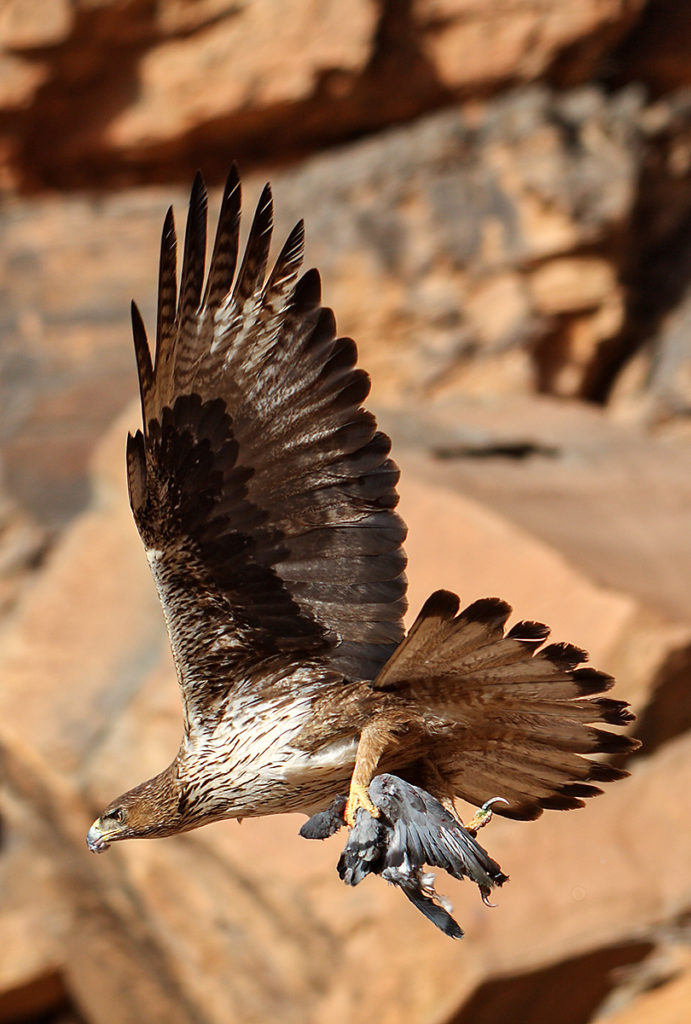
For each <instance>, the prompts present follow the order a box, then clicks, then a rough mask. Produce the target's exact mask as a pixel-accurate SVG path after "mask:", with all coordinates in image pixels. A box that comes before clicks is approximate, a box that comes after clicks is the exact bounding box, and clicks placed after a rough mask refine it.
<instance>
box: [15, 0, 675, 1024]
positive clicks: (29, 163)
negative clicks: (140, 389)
mask: <svg viewBox="0 0 691 1024" xmlns="http://www.w3.org/2000/svg"><path fill="white" fill-rule="evenodd" d="M345 6H347V15H346V14H344V10H345ZM690 32H691V18H690V17H688V16H687V14H686V13H684V5H683V4H678V3H675V2H673V0H655V2H653V0H647V2H646V0H626V2H622V0H597V2H596V0H582V2H579V3H571V4H568V3H564V2H563V0H353V2H352V3H349V4H347V5H343V4H340V3H338V2H336V0H329V2H325V3H318V4H317V3H309V2H307V0H285V2H281V3H276V2H272V0H252V2H245V0H242V2H240V3H230V2H228V0H197V2H190V0H161V2H158V3H151V2H149V0H98V2H94V0H73V2H69V3H68V2H67V0H32V2H31V3H27V2H26V0H6V2H5V3H3V4H2V5H0V190H1V192H2V202H1V204H0V228H1V230H0V237H1V238H2V245H0V299H1V300H2V301H1V302H0V445H1V449H2V451H1V454H2V473H1V474H0V478H1V479H0V679H1V680H2V685H1V686H0V756H1V758H2V779H3V787H2V804H1V806H0V825H1V832H0V892H1V893H2V900H1V901H0V903H1V904H2V908H1V909H0V1022H2V1024H17V1022H19V1021H26V1020H36V1021H38V1020H40V1021H41V1022H42V1024H47V1022H50V1024H84V1022H94V1024H99V1022H102V1024H140V1022H141V1021H143V1020H146V1021H149V1020H150V1021H160V1020H165V1021H166V1022H167V1024H214V1022H219V1024H221V1022H223V1024H226V1022H227V1021H229V1020H233V1021H237V1022H238V1024H245V1022H247V1024H250V1022H260V1021H262V1022H263V1021H267V1020H281V1021H286V1022H288V1024H290V1022H292V1021H295V1022H301V1024H302V1022H315V1024H317V1022H321V1021H325V1020H328V1021H331V1022H333V1024H339V1022H341V1021H343V1022H345V1021H352V1020H354V1019H357V1020H358V1021H362V1022H363V1024H367V1022H370V1021H371V1022H372V1024H375V1022H376V1024H399V1022H401V1024H406V1022H410V1024H426V1022H429V1024H442V1022H445V1024H471V1022H472V1024H499V1022H500V1021H502V1022H504V1021H507V1020H508V1021H517V1022H520V1024H553V1022H554V1021H555V1020H557V1019H558V1020H560V1021H561V1022H563V1024H588V1022H591V1021H594V1020H595V1019H600V1018H604V1016H605V1015H607V1016H609V1019H611V1020H612V1021H616V1022H617V1024H638V1022H639V1021H640V1022H643V1021H649V1020H655V1022H656V1024H681V1021H686V1017H687V1007H688V1001H689V978H690V977H691V975H690V971H691V964H690V959H689V932H688V921H689V915H690V914H691V856H690V855H689V853H690V849H689V840H688V824H687V817H688V814H687V812H686V807H687V805H688V790H689V786H690V785H691V778H690V777H689V771H690V765H691V702H690V701H689V695H688V680H689V676H690V674H691V630H690V628H689V621H690V619H691V598H690V597H689V588H688V579H689V572H690V571H691V529H690V527H689V517H688V509H689V507H691V493H690V490H689V489H690V486H691V484H690V482H689V474H688V435H689V422H690V420H689V410H690V409H691V385H690V384H689V366H690V365H691V356H690V354H689V353H690V352H691V347H690V344H689V325H690V321H691V314H690V312H689V310H690V309H691V297H690V295H691V293H690V291H689V281H690V280H691V246H690V245H689V237H690V233H689V228H690V227H691V184H690V182H691V178H690V176H689V167H691V105H690V104H689V100H688V96H687V95H686V94H685V93H684V92H683V91H679V92H676V91H674V90H677V89H680V88H681V87H684V86H688V85H689V84H690V80H691V71H690V70H689V67H690V65H689V62H688V44H689V34H690ZM233 158H239V159H240V161H241V169H242V171H243V179H244V188H245V195H246V200H245V226H246V221H247V220H248V218H249V215H250V213H251V207H252V204H253V202H254V200H255V198H256V197H257V196H258V194H259V189H260V187H261V184H262V183H263V180H265V178H266V177H269V176H270V177H271V180H272V182H273V184H274V192H275V196H276V204H277V235H278V236H283V237H284V236H285V235H286V234H287V232H288V231H289V230H290V228H291V227H292V225H293V223H294V222H295V221H296V220H297V219H298V218H300V217H305V219H306V226H307V238H308V251H307V265H317V266H319V267H320V269H321V271H322V275H323V278H324V291H325V300H326V302H327V303H328V304H329V305H332V306H333V307H334V309H335V311H336V314H337V317H338V322H339V328H340V329H341V331H342V333H344V334H352V335H353V336H354V337H355V338H356V340H357V342H358V345H359V348H360V352H361V361H362V364H363V365H364V366H365V368H367V369H368V370H370V372H371V373H372V376H373V403H374V406H375V408H376V410H377V411H378V413H379V418H380V422H381V423H382V425H383V427H384V429H386V430H387V431H388V432H389V433H390V434H391V435H392V436H393V437H394V442H395V455H396V458H397V459H398V461H399V462H400V464H401V467H402V470H403V476H402V481H401V511H402V513H403V515H404V517H405V519H406V520H407V522H408V524H409V527H410V535H409V541H408V544H407V549H408V553H409V557H410V571H409V577H410V601H411V609H410V615H411V618H412V616H413V615H414V614H415V612H416V611H417V610H418V608H419V606H420V605H421V603H422V602H423V601H424V599H425V598H426V597H427V596H428V594H429V593H430V592H431V591H432V590H434V589H435V588H437V587H440V586H445V587H448V588H450V589H454V590H457V591H458V592H459V593H460V594H461V596H462V598H463V599H464V600H465V601H471V600H472V599H474V598H477V597H480V596H485V595H487V596H488V595H491V594H497V595H500V596H502V597H504V598H506V599H507V600H509V601H510V602H511V603H512V604H513V606H514V608H515V609H516V615H517V616H518V617H528V618H535V619H543V620H545V621H547V622H548V623H549V624H550V625H551V626H552V629H553V634H552V636H553V639H554V640H569V641H572V642H574V643H577V644H579V645H583V646H584V647H586V648H588V649H589V650H590V653H591V660H592V663H593V664H594V665H596V666H597V667H601V668H603V669H605V670H607V671H610V672H612V673H614V674H615V675H616V676H617V677H618V680H619V681H618V687H619V694H620V695H621V696H623V697H626V698H627V699H629V700H630V701H631V702H632V703H633V705H634V707H635V709H636V711H637V713H638V716H639V717H638V721H637V723H636V725H635V729H636V732H637V734H638V735H640V736H641V737H642V739H643V742H644V746H643V748H642V750H641V751H640V752H639V753H637V754H636V755H635V756H634V757H632V758H631V759H630V763H629V764H628V765H627V767H629V768H630V769H631V771H632V777H631V778H630V779H629V780H627V781H626V782H623V783H620V784H617V785H614V786H611V787H609V788H608V792H607V794H606V795H605V796H604V797H602V798H601V799H600V800H597V801H593V802H592V803H591V805H590V806H589V807H588V808H586V809H585V810H582V811H579V812H577V813H567V814H557V813H553V812H550V813H547V814H545V815H544V816H543V817H542V818H541V819H540V820H539V821H538V822H535V823H528V824H516V823H512V822H506V821H502V820H496V819H495V821H494V822H493V823H492V824H491V825H490V826H489V828H488V830H487V831H486V832H485V833H484V834H483V836H482V839H483V842H484V843H485V844H486V846H487V847H488V849H489V851H490V852H491V854H492V855H493V856H494V857H495V858H496V859H497V860H498V861H499V862H500V864H501V865H502V867H503V868H504V869H505V870H506V871H507V872H508V873H509V874H510V875H511V881H510V883H509V884H507V885H506V886H504V887H503V889H502V890H501V893H500V894H499V900H498V902H499V903H500V906H499V908H498V909H496V910H493V911H489V910H487V909H486V908H485V907H483V906H482V904H481V903H480V901H479V899H477V895H476V893H475V890H474V889H473V890H472V891H471V890H470V888H469V887H468V886H460V885H457V886H454V885H453V884H452V883H450V882H449V883H447V882H446V881H445V882H444V884H443V885H440V889H442V890H443V891H444V892H449V893H450V895H451V896H452V899H453V902H454V903H455V912H456V914H457V916H458V919H459V921H460V922H461V924H462V925H463V927H464V928H465V931H466V938H465V939H464V940H463V944H462V945H458V944H454V943H452V942H450V941H449V940H448V939H446V938H445V937H444V936H442V935H440V934H437V933H436V932H435V930H434V929H433V928H432V927H431V925H429V924H428V923H427V922H425V921H424V920H423V919H422V918H421V917H419V915H417V914H416V913H415V912H414V911H413V910H412V909H410V908H409V907H408V905H407V903H406V902H405V900H404V899H403V898H402V897H401V895H400V894H399V893H397V892H396V891H394V890H391V889H389V888H387V887H386V886H385V885H384V884H383V883H382V882H381V881H380V880H377V879H371V880H369V882H365V883H364V884H363V885H361V886H359V887H358V888H357V889H355V890H348V889H346V888H345V887H344V886H342V884H341V883H340V882H339V880H338V877H337V875H336V870H335V864H336V860H337V857H338V853H339V851H340V846H341V844H340V842H339V839H336V840H331V841H328V842H326V843H324V844H317V843H306V842H305V841H303V840H300V839H299V838H298V835H297V831H298V828H299V825H300V824H301V820H299V819H295V818H292V817H281V818H276V819H258V820H255V821H247V822H245V823H243V825H242V827H238V826H237V825H236V824H234V823H222V824H219V825H216V826H213V827H210V828H207V829H204V830H200V831H198V832H194V833H190V834H188V835H185V836H181V837H178V838H175V839H170V840H164V841H159V842H142V843H131V844H123V846H122V847H120V848H118V847H117V846H115V847H114V848H113V849H111V850H110V851H109V852H108V854H106V856H104V857H99V858H95V857H93V856H92V855H90V854H89V853H88V852H87V850H86V846H85V843H84V835H85V831H86V828H87V827H88V825H89V823H90V821H91V820H92V818H93V816H94V814H95V813H96V811H97V810H98V809H100V807H101V806H102V805H103V802H104V801H105V800H107V799H109V798H110V797H112V796H113V795H114V794H115V793H118V792H121V791H122V790H123V789H124V788H126V787H127V786H129V785H132V784H135V783H136V782H138V781H140V780H141V779H143V778H145V777H147V776H150V775H151V774H153V773H155V772H156V771H158V770H160V768H161V767H163V766H164V765H165V764H166V763H168V762H169V761H170V759H171V757H172V756H173V754H174V752H175V750H176V748H177V744H178V741H179V735H180V731H181V712H180V707H179V698H178V693H177V687H176V685H175V682H174V673H173V667H172V664H171V659H170V655H169V652H168V648H167V643H166V638H165V634H164V629H163V623H162V616H161V612H160V607H159V605H158V601H157V599H156V596H155V593H154V589H153V585H152V583H151V580H150V577H149V572H148V567H147V565H146V560H145V558H144V556H143V553H142V550H141V546H140V542H139V539H138V537H137V535H136V531H135V528H134V525H133V523H132V521H131V517H130V513H129V509H128V505H127V497H126V494H125V485H124V457H123V448H124V436H125V433H126V430H127V429H131V428H132V427H134V426H136V424H137V421H138V416H139V412H138V409H137V408H136V407H135V405H134V404H132V401H133V398H134V394H135V386H136V385H135V373H134V365H133V358H132V353H131V341H130V336H129V326H128V324H127V307H128V303H129V300H130V298H131V297H136V298H137V300H138V302H139V303H140V305H141V308H142V311H143V313H144V315H145V319H146V320H147V321H148V324H149V325H150V326H151V325H152V324H153V315H154V311H153V303H154V294H155V285H156V268H157V259H158V256H157V247H158V237H159V232H160V226H161V222H162V216H163V213H164V210H165V208H166V206H167V205H168V203H170V202H171V201H174V202H175V204H176V209H177V214H178V225H179V228H181V225H182V222H183V220H184V207H185V204H186V200H187V189H188V187H189V183H190V180H191V176H192V174H193V172H194V170H195V169H196V168H197V166H201V167H202V169H203V170H204V172H205V173H206V175H207V178H208V179H209V180H210V182H211V183H212V185H219V184H220V182H221V180H222V177H223V176H224V175H225V172H226V171H227V168H228V165H229V163H230V161H231V160H232V159H233ZM259 164H263V165H270V174H269V169H267V167H266V166H262V167H261V168H259V167H258V166H257V165H259ZM260 170H261V174H260V173H259V171H260ZM211 199H212V201H211V207H212V210H213V209H214V207H215V201H216V199H217V192H216V191H213V190H212V197H211ZM280 241H282V237H281V238H280V239H278V238H277V242H279V244H280ZM114 421H115V422H114ZM564 992H568V993H569V998H568V1000H565V999H564Z"/></svg>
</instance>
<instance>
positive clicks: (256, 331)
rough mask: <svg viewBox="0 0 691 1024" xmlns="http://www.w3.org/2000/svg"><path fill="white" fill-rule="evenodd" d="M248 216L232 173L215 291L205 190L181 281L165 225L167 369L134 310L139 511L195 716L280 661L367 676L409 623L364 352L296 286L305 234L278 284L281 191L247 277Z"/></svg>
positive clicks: (398, 538) (134, 460)
mask: <svg viewBox="0 0 691 1024" xmlns="http://www.w3.org/2000/svg"><path fill="white" fill-rule="evenodd" d="M239 218H240V184H239V180H238V176H237V172H236V171H235V170H233V171H232V172H231V174H230V176H229V178H228V181H227V183H226V187H225V190H224V194H223V201H222V206H221V212H220V217H219V223H218V229H217V233H216V239H215V243H214V247H213V254H212V257H211V263H210V267H209V271H208V275H207V276H206V278H205V272H204V266H205V250H206V192H205V188H204V184H203V182H202V179H201V176H197V178H196V179H195V182H194V186H193V189H192V195H191V199H190V206H189V214H188V219H187V228H186V233H185V243H184V251H183V258H182V269H181V273H180V282H179V285H178V282H177V272H176V239H175V227H174V221H173V215H172V211H170V210H169V211H168V215H167V216H166V219H165V223H164V228H163V237H162V244H161V258H160V275H159V292H158V317H157V331H156V347H155V354H154V357H153V359H152V356H151V351H150V348H149V344H148V341H147V337H146V331H145V328H144V325H143V322H142V319H141V317H140V315H139V312H138V310H137V308H136V307H135V306H134V305H133V314H132V319H133V333H134V344H135V352H136V358H137V366H138V371H139V383H140V392H141V403H142V417H143V429H142V430H139V431H137V433H136V434H135V435H134V436H130V437H129V440H128V448H127V465H128V481H129V492H130V500H131V505H132V509H133V512H134V517H135V521H136V523H137V527H138V529H139V532H140V534H141V536H142V539H143V541H144V544H145V547H146V551H147V555H148V558H149V562H150V564H151V568H152V571H153V575H154V578H155V581H156V584H157V586H158V590H159V594H160V597H161V602H162V604H163V609H164V613H165V617H166V621H167V625H168V629H169V633H170V638H171V643H172V648H173V654H174V657H175V661H176V665H177V669H178V675H179V678H180V683H181V686H182V690H183V695H184V698H185V701H186V706H187V711H188V714H189V715H191V716H192V717H194V716H195V715H199V714H204V713H207V712H208V710H209V707H210V702H211V703H213V702H214V701H215V700H216V698H218V697H219V696H220V695H221V694H222V693H224V692H226V691H228V689H229V688H230V687H231V686H232V685H234V684H236V683H239V682H241V681H244V682H245V684H246V685H254V684H256V683H257V681H258V680H261V678H262V671H263V669H262V666H263V665H266V664H267V663H268V661H269V660H271V659H273V660H272V661H271V664H272V665H275V664H276V663H277V661H278V662H281V661H283V662H284V663H286V664H289V665H290V664H292V665H295V664H297V663H303V662H305V661H308V662H309V663H310V664H316V665H317V667H319V668H320V669H321V670H322V671H323V672H325V673H327V674H328V673H331V676H332V677H333V673H334V672H336V673H340V674H342V675H343V676H344V677H346V678H351V679H356V678H357V679H371V678H373V677H374V676H375V675H376V673H377V672H378V670H379V669H380V668H381V666H382V665H383V664H384V662H385V661H386V659H387V658H388V656H389V655H390V654H391V652H392V651H393V650H394V648H395V646H396V645H397V643H398V642H399V641H400V639H401V638H402V636H403V626H402V617H403V614H404V611H405V608H406V601H405V590H406V581H405V575H404V569H405V557H404V554H403V549H402V543H403V540H404V537H405V527H404V524H403V522H402V521H401V519H400V518H399V516H398V515H397V514H396V512H395V511H394V509H395V506H396V504H397V501H398V496H397V493H396V483H397V480H398V469H397V467H396V466H395V464H394V463H393V462H392V461H391V459H390V458H389V449H390V441H389V439H388V437H387V436H386V435H385V434H383V433H382V432H381V431H378V430H377V426H376V422H375V419H374V417H373V416H372V415H371V413H369V412H367V411H365V410H364V409H363V408H362V402H363V401H364V400H365V398H366V397H367V395H368V393H369V387H370V385H369V378H368V377H367V375H366V374H365V373H364V372H363V371H362V370H358V369H356V368H355V361H356V348H355V345H354V343H353V342H352V341H351V340H349V339H347V338H338V337H337V336H336V328H335V321H334V317H333V314H332V313H331V311H330V310H328V309H324V308H323V307H322V306H321V305H320V296H321V288H320V280H319V275H318V273H317V272H316V271H314V270H312V271H308V272H307V273H306V274H304V276H302V277H301V278H299V279H298V272H299V268H300V264H301V260H302V251H303V226H302V224H301V223H300V224H298V225H297V226H296V227H295V228H294V229H293V231H292V232H291V233H290V235H289V237H288V240H287V241H286V243H285V245H284V246H283V249H282V250H281V252H280V254H279V255H278V257H277V259H276V262H275V264H274V265H273V268H272V269H271V270H270V271H268V273H267V266H268V256H269V245H270V240H271V230H272V201H271V193H270V190H269V187H268V186H267V187H266V188H265V189H264V191H263V192H262V195H261V198H260V200H259V205H258V207H257V211H256V214H255V216H254V220H253V222H252V225H251V227H250V231H249V236H248V240H247V245H246V249H245V252H244V256H243V257H242V260H241V262H240V266H239V269H238V270H237V273H236V264H237V262H238V227H239ZM252 681H254V682H252Z"/></svg>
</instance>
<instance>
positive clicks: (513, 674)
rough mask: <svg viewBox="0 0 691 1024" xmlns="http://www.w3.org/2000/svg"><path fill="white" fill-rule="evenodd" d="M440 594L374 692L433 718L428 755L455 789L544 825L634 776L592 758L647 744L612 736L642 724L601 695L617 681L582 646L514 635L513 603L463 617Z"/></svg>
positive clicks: (542, 631) (528, 632)
mask: <svg viewBox="0 0 691 1024" xmlns="http://www.w3.org/2000/svg"><path fill="white" fill-rule="evenodd" d="M458 607H459V601H458V598H457V597H456V595H455V594H451V593H449V592H448V591H437V592H436V593H435V594H433V595H432V596H431V597H430V598H429V599H428V601H427V602H426V603H425V605H424V606H423V608H422V611H421V612H420V614H419V616H418V618H417V619H416V621H415V623H414V624H413V626H412V628H411V629H410V631H409V633H408V635H407V636H406V638H405V639H404V640H403V642H402V643H401V644H400V645H399V647H398V648H397V649H396V651H395V652H394V654H393V656H392V657H391V658H390V659H389V661H388V662H387V663H386V665H385V666H384V668H383V669H382V671H381V672H380V674H379V676H378V677H377V679H375V681H374V682H373V684H372V686H373V688H374V689H376V690H380V691H385V692H390V693H396V694H397V695H398V696H399V697H400V698H401V700H403V701H407V702H409V703H410V704H411V705H412V706H414V708H415V710H416V712H417V713H418V714H419V715H420V716H421V718H422V721H423V723H424V722H425V721H428V722H429V738H430V744H429V757H430V760H431V761H432V762H433V763H434V764H435V766H436V767H437V769H438V770H439V773H440V775H441V776H442V778H443V779H445V780H446V781H447V783H448V785H449V787H450V789H451V791H452V792H454V793H455V794H457V795H458V796H460V797H462V798H463V799H465V800H469V801H470V802H472V803H476V804H483V803H484V802H485V801H486V800H488V799H490V798H491V797H493V796H501V797H504V799H505V800H507V801H508V805H503V804H502V805H498V806H497V807H496V808H495V809H496V812H497V813H498V814H504V815H506V816H508V817H516V818H534V817H537V816H538V815H539V814H541V813H542V810H543V808H547V807H549V808H559V809H565V808H570V807H582V806H583V801H584V799H585V798H587V797H592V796H595V795H597V794H598V793H600V792H601V790H600V789H599V788H598V787H597V786H595V785H592V784H591V783H593V782H608V781H613V780H614V779H616V778H621V777H622V776H623V775H625V774H626V773H625V772H623V771H622V770H620V769H612V768H610V766H608V765H603V764H602V763H598V762H593V761H591V760H589V759H588V758H587V757H584V756H583V755H584V754H623V753H628V752H630V751H632V750H635V749H636V748H637V747H638V746H639V743H638V741H637V740H635V739H632V738H631V737H629V736H625V735H621V734H618V733H614V732H610V731H609V730H607V729H602V728H600V726H602V725H614V726H622V725H627V724H628V723H629V722H631V721H632V720H633V715H632V714H631V712H630V710H629V707H628V705H627V703H626V702H625V701H622V700H612V699H610V698H606V697H602V696H599V695H600V694H602V693H603V692H605V691H607V690H609V689H610V688H611V687H612V685H613V682H614V681H613V679H612V677H611V676H609V675H607V674H606V673H604V672H599V671H597V670H596V669H592V668H590V667H579V666H580V665H581V663H582V662H584V661H585V660H586V659H587V654H586V652H585V651H584V650H582V649H581V648H580V647H576V646H574V645H573V644H567V643H552V644H549V645H548V646H546V647H542V648H541V649H540V647H541V644H542V643H543V642H544V640H546V639H547V637H548V635H549V629H548V628H547V626H545V625H543V624H542V623H539V622H531V621H523V622H519V623H517V624H516V625H515V626H513V627H512V628H511V629H510V630H509V631H508V632H505V626H506V621H507V619H508V617H509V615H510V613H511V608H510V606H509V605H508V604H506V602H505V601H501V600H500V599H498V598H486V599H483V600H481V601H476V602H474V603H473V604H471V605H469V606H468V607H467V608H466V609H464V610H463V611H462V612H460V614H459V613H458Z"/></svg>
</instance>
